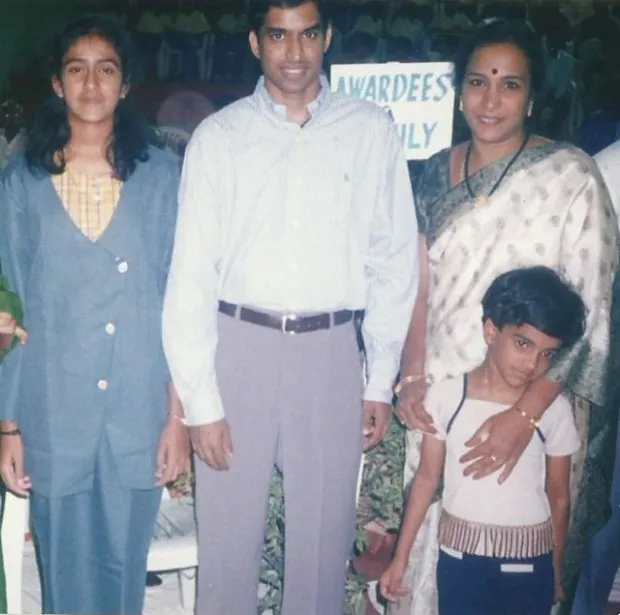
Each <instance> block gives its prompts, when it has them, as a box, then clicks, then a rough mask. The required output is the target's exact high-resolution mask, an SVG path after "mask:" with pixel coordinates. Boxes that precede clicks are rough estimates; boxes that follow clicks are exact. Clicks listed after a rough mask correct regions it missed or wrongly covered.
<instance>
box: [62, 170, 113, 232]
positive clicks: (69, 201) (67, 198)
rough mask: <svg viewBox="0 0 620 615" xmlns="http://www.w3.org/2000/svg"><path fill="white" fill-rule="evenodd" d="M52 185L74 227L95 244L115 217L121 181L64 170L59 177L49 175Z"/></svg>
mask: <svg viewBox="0 0 620 615" xmlns="http://www.w3.org/2000/svg"><path fill="white" fill-rule="evenodd" d="M52 183H53V184H54V188H56V192H57V193H58V196H59V197H60V200H61V201H62V204H63V205H64V207H65V209H66V210H67V213H68V214H69V215H70V216H71V219H72V220H73V222H74V224H75V225H76V226H77V227H78V228H79V229H80V230H81V231H82V233H84V235H86V236H87V237H88V238H89V239H90V240H91V241H97V239H99V237H100V236H101V235H102V234H103V232H104V231H105V229H106V228H107V227H108V224H110V220H111V219H112V216H113V215H114V211H115V210H116V206H117V205H118V201H119V199H120V195H121V188H122V186H123V184H122V182H121V181H119V180H118V179H115V178H114V177H112V176H111V175H87V174H86V173H76V172H75V171H72V170H71V168H70V167H67V170H66V171H65V172H64V173H62V174H61V175H52Z"/></svg>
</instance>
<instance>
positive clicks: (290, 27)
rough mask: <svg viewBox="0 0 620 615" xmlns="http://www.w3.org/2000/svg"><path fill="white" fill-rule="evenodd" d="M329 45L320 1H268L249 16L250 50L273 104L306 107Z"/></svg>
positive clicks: (316, 89) (328, 30) (316, 90)
mask: <svg viewBox="0 0 620 615" xmlns="http://www.w3.org/2000/svg"><path fill="white" fill-rule="evenodd" d="M330 41H331V23H330V20H329V18H328V16H327V14H326V12H325V2H324V1H323V0H268V1H266V2H264V3H262V4H261V6H260V9H259V10H258V11H257V12H256V13H255V14H253V15H252V20H251V23H250V35H249V42H250V49H251V50H252V53H253V54H254V56H256V58H258V60H259V61H260V63H261V67H262V71H263V75H264V77H265V86H266V88H267V91H268V92H269V94H270V96H271V97H272V98H273V99H274V101H275V102H276V103H279V104H283V105H285V106H287V105H290V104H295V103H297V104H308V103H310V102H312V101H313V100H314V99H316V97H317V96H318V93H319V90H320V75H321V72H322V67H323V56H324V55H325V52H326V51H327V49H328V48H329V44H330Z"/></svg>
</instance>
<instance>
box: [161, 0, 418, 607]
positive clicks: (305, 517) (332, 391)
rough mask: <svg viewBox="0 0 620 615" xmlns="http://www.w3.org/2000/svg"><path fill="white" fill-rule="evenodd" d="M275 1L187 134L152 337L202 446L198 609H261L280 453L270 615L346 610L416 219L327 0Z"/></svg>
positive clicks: (401, 330)
mask: <svg viewBox="0 0 620 615" xmlns="http://www.w3.org/2000/svg"><path fill="white" fill-rule="evenodd" d="M267 5H268V6H267V8H266V9H265V13H264V15H263V16H261V17H262V19H261V21H259V23H257V24H255V25H253V30H252V32H251V33H250V37H249V41H250V46H251V49H252V52H253V53H254V55H255V56H256V57H257V58H259V59H260V61H261V64H262V68H263V77H262V78H261V79H260V81H259V83H258V85H257V87H256V90H255V92H254V94H252V95H251V96H249V97H247V98H245V99H243V100H241V101H238V102H236V103H234V104H232V105H230V106H228V107H226V108H225V109H223V110H222V111H220V112H218V113H216V114H214V115H211V116H210V117H209V118H207V119H206V120H205V121H204V122H203V123H202V124H201V125H200V126H199V127H198V128H197V130H196V132H195V133H194V136H193V138H192V140H191V142H190V144H189V146H188V149H187V154H186V158H185V162H184V169H183V178H182V182H181V190H180V196H179V218H178V227H177V235H176V242H175V247H174V254H173V259H172V268H171V272H170V277H169V281H168V288H167V294H166V300H165V308H164V345H165V350H166V355H167V357H168V361H169V364H170V368H171V371H172V375H173V379H174V382H175V384H176V387H177V390H178V393H179V395H180V398H181V400H182V402H183V405H184V408H185V416H186V418H187V423H188V425H189V426H190V433H191V439H192V444H193V447H194V450H195V452H196V456H197V459H196V510H197V519H198V539H199V564H200V565H199V574H198V600H197V605H198V606H197V613H198V615H255V614H256V607H257V589H258V578H259V566H260V559H261V551H262V545H263V538H264V531H265V522H266V511H267V498H268V491H269V484H270V478H271V473H272V469H273V465H274V463H275V464H277V465H278V467H279V468H280V469H281V470H282V472H283V476H284V494H285V510H286V512H285V515H286V524H285V528H286V529H285V543H286V555H285V587H284V598H283V606H282V614H283V615H341V613H342V609H343V602H344V581H345V562H346V559H347V557H348V556H349V553H350V549H351V546H352V541H353V534H354V525H355V487H356V479H357V473H358V469H359V464H360V457H361V453H362V448H363V447H366V448H370V447H372V446H374V445H375V444H376V443H377V442H379V440H380V439H381V438H382V437H383V435H384V434H385V431H386V428H387V424H388V420H389V414H390V400H391V397H392V391H391V386H392V383H393V379H394V377H395V376H396V372H397V370H398V365H399V360H400V354H401V348H402V344H403V340H404V337H405V334H406V329H407V325H408V322H409V317H410V315H411V310H412V306H413V301H414V299H415V293H416V288H417V278H418V264H417V256H416V245H417V243H416V236H417V227H416V221H415V216H414V207H413V198H412V194H411V188H410V183H409V176H408V173H407V166H406V161H405V157H404V152H403V148H402V146H401V143H400V142H399V139H398V135H397V131H396V129H395V127H394V126H393V124H392V121H391V120H390V118H389V117H388V115H387V114H386V113H384V112H383V111H382V110H381V109H380V108H379V107H377V106H375V105H374V104H372V103H367V102H363V101H358V100H354V99H350V98H347V97H344V96H340V95H336V94H332V93H331V92H330V88H329V84H328V82H327V79H326V78H325V77H324V76H322V74H321V66H322V60H323V54H324V52H325V51H326V49H327V48H328V46H329V42H330V37H331V29H330V27H329V25H328V20H327V17H326V15H325V12H324V6H323V2H322V1H321V0H299V1H294V0H288V1H271V2H268V3H267ZM364 312H365V313H364ZM362 315H363V325H362V335H363V339H364V344H365V349H366V353H367V370H368V380H367V384H366V387H365V390H364V384H363V378H362V369H361V365H360V359H359V351H358V347H357V341H356V328H355V323H356V321H359V320H361V318H362Z"/></svg>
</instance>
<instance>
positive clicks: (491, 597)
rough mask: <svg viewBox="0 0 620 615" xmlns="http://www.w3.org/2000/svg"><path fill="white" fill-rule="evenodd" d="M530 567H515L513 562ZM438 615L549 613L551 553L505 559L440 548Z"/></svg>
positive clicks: (550, 600)
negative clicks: (460, 553) (516, 568)
mask: <svg viewBox="0 0 620 615" xmlns="http://www.w3.org/2000/svg"><path fill="white" fill-rule="evenodd" d="M515 565H517V566H521V567H523V566H527V567H529V568H530V570H527V571H526V570H521V571H517V570H515V568H514V566H515ZM437 592H438V594H439V615H549V612H550V611H551V607H552V605H553V593H554V587H553V561H552V556H551V554H550V553H549V554H547V555H542V556H540V557H534V558H531V559H527V560H506V559H500V558H495V557H480V556H477V555H467V554H462V556H461V557H455V556H453V555H451V554H448V553H446V552H445V551H444V550H443V549H442V550H441V551H440V552H439V561H438V564H437Z"/></svg>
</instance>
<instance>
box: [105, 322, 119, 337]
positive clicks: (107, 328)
mask: <svg viewBox="0 0 620 615" xmlns="http://www.w3.org/2000/svg"><path fill="white" fill-rule="evenodd" d="M105 332H106V333H107V334H108V335H114V334H115V333H116V327H115V326H114V323H111V322H109V323H108V324H107V325H106V326H105Z"/></svg>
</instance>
